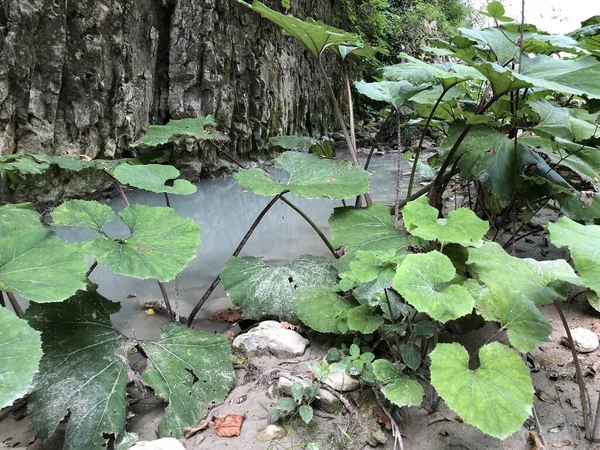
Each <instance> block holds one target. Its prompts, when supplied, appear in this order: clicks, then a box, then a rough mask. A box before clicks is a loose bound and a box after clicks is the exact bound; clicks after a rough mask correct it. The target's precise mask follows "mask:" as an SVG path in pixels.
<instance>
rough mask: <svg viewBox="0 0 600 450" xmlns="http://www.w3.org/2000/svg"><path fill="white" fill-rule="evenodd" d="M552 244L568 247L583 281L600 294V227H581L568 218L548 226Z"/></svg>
mask: <svg viewBox="0 0 600 450" xmlns="http://www.w3.org/2000/svg"><path fill="white" fill-rule="evenodd" d="M548 232H549V233H550V239H552V243H553V244H554V245H556V246H557V247H568V248H569V251H570V252H571V257H572V258H573V261H575V268H576V269H577V271H578V272H579V275H580V276H581V281H583V283H585V285H586V286H587V287H588V288H590V289H591V290H593V291H595V292H596V294H600V277H599V276H598V273H599V272H598V270H600V226H598V225H581V224H579V223H577V222H574V221H572V220H571V219H569V218H568V217H563V218H561V219H560V220H559V221H558V222H556V223H551V224H549V225H548Z"/></svg>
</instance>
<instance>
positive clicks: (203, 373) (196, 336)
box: [142, 323, 235, 438]
mask: <svg viewBox="0 0 600 450" xmlns="http://www.w3.org/2000/svg"><path fill="white" fill-rule="evenodd" d="M229 345H230V344H229V338H228V337H227V336H226V335H224V334H212V333H206V332H198V331H194V330H192V329H190V328H187V327H184V326H182V325H178V324H174V323H173V324H168V325H165V326H163V327H162V329H161V337H160V339H159V340H158V341H156V342H144V343H142V348H143V349H144V352H145V353H146V355H147V356H148V367H147V369H146V370H145V372H144V375H143V377H142V380H143V381H144V382H145V383H146V384H147V385H148V386H150V387H151V388H152V389H154V392H155V393H156V394H157V395H158V396H159V397H161V398H163V399H165V400H166V401H167V402H169V407H168V408H167V412H166V415H165V417H164V418H163V419H162V420H161V422H160V424H159V425H158V436H159V437H169V436H173V437H175V438H181V437H183V430H184V428H186V427H190V426H194V425H196V424H198V423H199V422H200V419H202V417H204V415H205V414H206V408H207V407H208V406H210V405H211V404H212V403H217V402H221V401H223V400H224V399H225V398H226V397H227V395H228V394H229V391H230V390H231V389H232V388H233V386H234V384H235V373H234V371H233V363H232V358H231V351H230V348H229Z"/></svg>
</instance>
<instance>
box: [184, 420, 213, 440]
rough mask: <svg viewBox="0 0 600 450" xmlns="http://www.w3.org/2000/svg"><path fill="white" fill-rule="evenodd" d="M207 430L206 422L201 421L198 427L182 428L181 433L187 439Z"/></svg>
mask: <svg viewBox="0 0 600 450" xmlns="http://www.w3.org/2000/svg"><path fill="white" fill-rule="evenodd" d="M207 428H208V420H206V419H203V420H202V421H201V422H200V423H199V424H198V425H195V426H193V427H187V428H184V430H183V432H184V433H185V438H186V439H189V438H191V437H192V436H194V435H195V434H196V433H199V432H200V431H203V430H206V429H207Z"/></svg>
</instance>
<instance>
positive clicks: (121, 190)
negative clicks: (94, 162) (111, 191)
mask: <svg viewBox="0 0 600 450" xmlns="http://www.w3.org/2000/svg"><path fill="white" fill-rule="evenodd" d="M103 170H104V173H105V174H107V175H108V176H109V177H111V178H112V179H113V181H114V182H115V185H116V186H117V189H118V190H119V194H121V198H122V199H123V201H124V202H125V205H127V206H131V204H130V203H129V199H128V198H127V196H126V195H125V191H124V190H123V186H121V182H120V181H119V180H117V179H116V178H115V176H114V175H113V174H112V173H110V171H109V170H108V169H103Z"/></svg>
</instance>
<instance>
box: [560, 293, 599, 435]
mask: <svg viewBox="0 0 600 450" xmlns="http://www.w3.org/2000/svg"><path fill="white" fill-rule="evenodd" d="M554 307H555V308H556V310H557V311H558V315H559V316H560V320H561V321H562V324H563V327H564V328H565V332H566V333H567V341H568V342H569V347H570V348H571V355H573V362H574V363H575V376H576V378H577V384H578V385H579V397H580V399H581V410H582V412H583V429H584V433H585V438H586V439H592V436H590V416H589V408H588V400H587V389H586V388H585V381H584V380H583V375H582V374H581V367H580V366H579V359H578V358H577V350H575V343H574V342H573V336H572V335H571V328H570V327H569V324H568V322H567V318H566V317H565V313H564V312H563V310H562V306H561V305H560V301H558V300H554Z"/></svg>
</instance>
